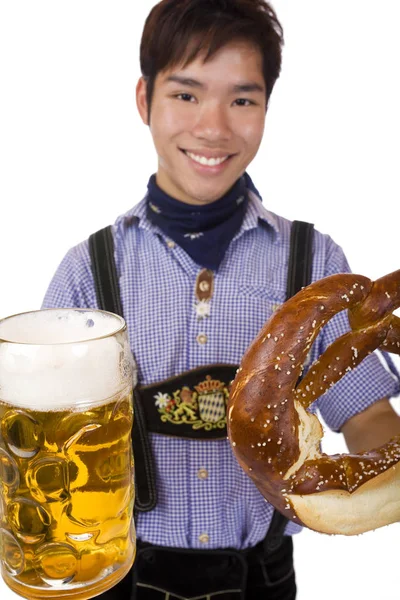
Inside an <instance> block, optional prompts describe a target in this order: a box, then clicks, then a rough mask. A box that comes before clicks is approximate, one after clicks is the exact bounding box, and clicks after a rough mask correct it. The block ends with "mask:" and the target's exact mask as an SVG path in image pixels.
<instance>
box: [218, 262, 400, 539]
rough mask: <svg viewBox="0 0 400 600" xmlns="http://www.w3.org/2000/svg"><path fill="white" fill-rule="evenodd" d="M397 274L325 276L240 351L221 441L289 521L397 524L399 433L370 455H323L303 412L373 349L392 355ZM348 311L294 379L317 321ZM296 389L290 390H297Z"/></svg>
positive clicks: (398, 348) (398, 327)
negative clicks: (342, 329) (333, 336)
mask: <svg viewBox="0 0 400 600" xmlns="http://www.w3.org/2000/svg"><path fill="white" fill-rule="evenodd" d="M399 305H400V270H399V271H395V272H394V273H391V274H389V275H387V276H385V277H382V278H381V279H378V280H377V281H375V282H372V281H371V280H370V279H367V278H366V277H363V276H361V275H352V274H340V275H332V276H330V277H326V278H325V279H321V280H320V281H317V282H315V283H312V284H311V285H309V286H308V287H306V288H304V289H303V290H301V291H300V292H299V293H298V294H296V295H295V296H293V298H291V299H290V300H288V301H287V302H285V303H284V304H283V305H282V306H281V307H280V309H279V310H277V311H276V312H275V313H274V315H273V316H272V318H271V319H270V320H269V321H268V322H267V323H266V325H265V326H264V327H263V329H262V330H261V332H260V333H259V335H258V336H257V338H256V339H255V340H254V342H253V343H252V344H251V346H250V347H249V349H248V350H247V352H246V354H245V356H244V357H243V360H242V362H241V366H240V367H239V370H238V372H237V375H236V377H235V380H234V382H233V384H232V388H231V394H230V400H229V405H228V434H229V439H230V442H231V445H232V448H233V451H234V453H235V455H236V458H237V459H238V461H239V463H240V465H241V466H242V468H243V469H244V470H245V472H246V473H247V474H248V475H249V476H250V477H251V478H252V480H253V481H254V483H255V484H256V486H257V487H258V489H259V490H260V492H261V493H262V494H263V496H264V497H265V498H266V499H267V500H268V501H269V502H271V504H273V505H274V506H275V507H276V508H277V509H278V510H279V511H280V512H282V513H283V514H284V515H285V516H287V517H288V518H289V519H291V520H293V521H294V522H296V523H299V524H302V525H306V526H307V527H309V528H311V529H314V530H316V531H320V532H325V533H342V534H346V535H352V534H358V533H362V532H364V531H368V530H371V529H375V528H377V527H381V526H383V525H387V524H389V523H394V522H396V521H399V520H400V436H397V437H396V438H394V439H392V440H391V441H390V442H388V443H387V444H385V445H384V446H381V447H380V448H377V449H376V450H372V451H365V452H361V453H360V454H339V455H334V456H329V455H327V454H323V453H322V452H321V450H320V440H321V438H322V436H323V430H322V426H321V424H320V422H319V420H318V418H317V417H316V416H315V415H314V414H312V413H310V412H309V411H307V410H306V409H307V408H308V407H309V406H310V405H311V404H312V403H313V402H314V400H316V399H317V398H318V397H319V396H320V395H321V394H323V393H325V392H326V391H327V390H328V389H329V388H330V387H331V386H332V385H334V384H335V383H336V382H337V381H338V380H339V379H340V378H341V377H343V376H344V375H345V374H346V372H347V371H350V370H351V369H353V368H354V367H355V366H356V365H358V364H359V363H360V362H361V361H362V360H363V359H364V358H365V357H366V356H367V354H370V353H371V352H372V351H373V350H374V349H376V348H380V349H384V350H387V351H389V352H394V353H396V354H400V319H399V318H398V317H396V316H395V315H393V314H392V312H393V310H395V309H396V308H398V307H399ZM344 309H348V311H349V320H350V324H351V328H352V331H351V332H349V333H346V334H345V335H343V336H341V337H339V338H338V339H337V340H336V341H335V342H334V343H333V344H332V345H331V346H329V347H328V348H327V350H326V351H325V353H324V354H323V355H321V356H320V357H319V359H318V360H316V361H315V362H314V364H313V365H312V366H311V367H310V368H309V370H308V372H307V374H306V375H305V377H304V378H303V379H302V380H301V381H300V382H299V379H300V377H301V374H302V370H303V363H304V362H305V360H306V357H307V354H308V352H309V350H310V347H311V345H312V343H313V341H314V339H315V338H316V336H317V334H318V332H319V330H320V329H321V328H322V327H323V326H324V324H325V323H326V322H327V321H328V320H329V319H331V318H332V317H333V316H334V315H335V314H336V313H338V312H339V311H341V310H344ZM298 382H299V383H298Z"/></svg>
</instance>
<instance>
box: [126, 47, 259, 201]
mask: <svg viewBox="0 0 400 600" xmlns="http://www.w3.org/2000/svg"><path fill="white" fill-rule="evenodd" d="M137 103H138V108H139V112H140V114H141V117H142V120H143V121H144V122H145V123H146V124H148V122H147V114H148V113H147V104H146V84H145V82H144V80H143V79H142V78H141V79H140V80H139V83H138V86H137ZM265 112H266V90H265V83H264V78H263V73H262V56H261V53H260V51H259V50H258V49H256V48H254V47H253V46H251V45H250V44H247V43H245V42H240V43H238V42H237V43H232V44H230V45H228V46H225V47H224V48H222V49H221V50H220V51H219V52H218V53H217V54H216V55H214V57H213V58H212V59H211V60H209V61H208V62H207V63H203V60H202V57H201V56H200V57H197V58H196V59H195V60H194V61H193V62H192V63H190V64H189V65H188V66H186V67H185V68H179V67H177V68H173V69H169V70H165V71H163V72H161V73H159V74H158V75H157V77H156V80H155V85H154V93H153V100H152V104H151V122H150V130H151V134H152V136H153V140H154V145H155V148H156V151H157V154H158V171H157V184H158V185H159V186H160V187H161V189H163V190H164V191H165V192H166V193H168V194H170V195H171V196H173V197H174V198H176V199H177V200H181V201H182V202H186V203H188V204H209V203H211V202H214V201H215V200H217V199H218V198H220V197H221V196H223V195H224V194H225V193H226V192H227V191H228V190H229V189H230V188H231V187H232V186H233V184H234V183H235V182H236V181H237V179H238V178H239V177H241V175H243V173H244V172H245V170H246V168H247V166H248V165H249V163H250V162H251V161H252V160H253V158H254V156H255V155H256V153H257V151H258V148H259V146H260V143H261V140H262V136H263V132H264V124H265ZM210 159H212V160H211V164H210V163H209V161H210ZM205 161H207V163H208V164H204V163H205ZM215 161H216V164H215ZM201 163H203V164H201Z"/></svg>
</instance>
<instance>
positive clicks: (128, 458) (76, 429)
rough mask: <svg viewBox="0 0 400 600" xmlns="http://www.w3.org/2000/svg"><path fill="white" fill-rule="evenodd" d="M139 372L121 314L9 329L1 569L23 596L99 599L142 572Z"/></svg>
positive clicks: (1, 383)
mask: <svg viewBox="0 0 400 600" xmlns="http://www.w3.org/2000/svg"><path fill="white" fill-rule="evenodd" d="M134 375H135V367H134V363H133V359H132V355H131V352H130V349H129V343H128V337H127V331H126V325H125V321H124V320H123V319H122V318H121V317H119V316H117V315H114V314H112V313H107V312H104V311H97V310H81V309H50V310H41V311H35V312H30V313H23V314H20V315H15V316H11V317H8V318H6V319H3V320H0V427H1V428H0V563H1V569H2V575H3V578H4V580H5V582H6V584H7V585H8V586H9V587H10V588H11V589H12V590H13V591H14V592H16V593H17V594H20V595H21V596H23V597H25V598H29V599H34V600H42V599H46V598H61V597H63V596H64V595H65V596H66V597H68V598H70V599H86V598H92V597H94V596H96V595H98V594H101V593H102V592H104V591H106V590H107V589H109V588H110V587H112V586H113V585H115V584H116V583H117V582H118V581H120V579H122V578H123V577H124V576H125V575H126V573H127V572H128V571H129V569H130V567H131V566H132V563H133V561H134V557H135V548H136V546H135V540H136V537H135V530H134V523H133V519H132V510H133V502H134V488H133V457H132V444H131V429H132V420H133V407H132V385H133V376H134Z"/></svg>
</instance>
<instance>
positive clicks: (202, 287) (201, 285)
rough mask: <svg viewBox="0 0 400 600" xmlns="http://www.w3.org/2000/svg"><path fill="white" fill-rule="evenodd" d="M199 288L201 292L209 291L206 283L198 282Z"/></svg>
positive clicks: (208, 285)
mask: <svg viewBox="0 0 400 600" xmlns="http://www.w3.org/2000/svg"><path fill="white" fill-rule="evenodd" d="M199 288H200V289H201V291H202V292H208V290H209V289H210V284H209V283H208V281H200V284H199Z"/></svg>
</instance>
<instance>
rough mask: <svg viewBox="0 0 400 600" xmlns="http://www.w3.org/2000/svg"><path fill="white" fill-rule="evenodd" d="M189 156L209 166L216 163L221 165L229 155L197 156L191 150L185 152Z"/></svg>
mask: <svg viewBox="0 0 400 600" xmlns="http://www.w3.org/2000/svg"><path fill="white" fill-rule="evenodd" d="M185 154H186V155H187V156H189V157H190V158H191V159H192V160H194V161H195V162H198V163H200V164H201V165H207V166H208V167H215V166H216V165H220V164H221V163H223V162H225V161H226V159H227V158H229V156H224V157H223V158H210V159H207V158H205V157H204V156H197V155H196V154H192V153H191V152H185Z"/></svg>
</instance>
